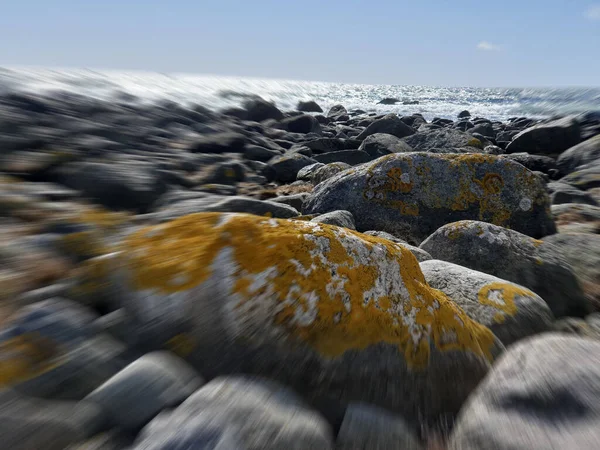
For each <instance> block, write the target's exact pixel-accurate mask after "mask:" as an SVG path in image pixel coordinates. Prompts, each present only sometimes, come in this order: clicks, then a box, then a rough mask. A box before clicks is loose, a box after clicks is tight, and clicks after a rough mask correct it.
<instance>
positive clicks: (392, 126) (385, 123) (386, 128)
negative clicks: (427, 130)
mask: <svg viewBox="0 0 600 450" xmlns="http://www.w3.org/2000/svg"><path fill="white" fill-rule="evenodd" d="M375 133H386V134H392V135H394V136H396V137H398V138H403V137H406V136H410V135H411V134H414V133H415V130H414V129H412V128H411V127H409V126H408V125H406V124H405V123H404V122H402V120H400V118H399V117H398V116H396V115H395V114H389V115H387V116H385V117H384V118H383V119H379V120H376V121H374V122H373V123H371V124H370V125H369V126H368V127H367V128H366V129H365V130H364V131H363V132H362V133H360V134H359V135H358V136H357V138H356V139H358V140H360V141H362V140H364V139H365V138H367V136H371V135H372V134H375Z"/></svg>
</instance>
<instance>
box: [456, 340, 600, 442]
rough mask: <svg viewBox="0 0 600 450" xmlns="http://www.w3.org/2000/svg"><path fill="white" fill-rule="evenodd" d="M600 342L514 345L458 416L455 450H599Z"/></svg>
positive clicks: (532, 342) (539, 342)
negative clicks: (597, 449) (553, 449)
mask: <svg viewBox="0 0 600 450" xmlns="http://www.w3.org/2000/svg"><path fill="white" fill-rule="evenodd" d="M599 355H600V343H599V342H597V341H594V340H591V339H583V338H578V337H568V336H562V335H556V334H543V335H540V336H538V337H534V338H530V339H527V340H524V341H522V342H520V343H518V344H516V345H514V346H512V347H511V348H510V349H509V350H508V351H507V352H506V353H505V354H504V355H503V357H502V358H501V359H500V360H499V361H498V363H497V364H496V365H495V366H494V369H493V370H492V371H491V373H490V374H489V375H488V377H487V378H486V379H485V381H484V382H483V383H482V384H481V385H480V386H479V387H478V388H477V390H476V391H475V393H474V394H473V396H472V397H471V398H470V399H469V401H468V403H467V404H466V405H465V407H464V408H463V410H462V411H461V414H460V418H459V420H458V422H457V424H456V426H455V428H454V431H453V433H452V436H451V438H450V445H449V448H450V449H452V450H475V449H477V450H479V449H482V448H486V449H498V450H509V449H510V450H513V449H528V450H546V449H550V448H557V449H559V448H560V449H562V448H565V449H566V448H573V449H575V448H577V449H589V450H592V449H595V448H597V446H598V442H600V431H599V430H600V428H599V427H598V423H599V421H600V402H599V400H598V399H600V372H599V369H598V368H599V367H600V356H599Z"/></svg>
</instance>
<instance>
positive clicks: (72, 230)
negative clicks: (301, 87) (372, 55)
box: [0, 92, 600, 450]
mask: <svg viewBox="0 0 600 450" xmlns="http://www.w3.org/2000/svg"><path fill="white" fill-rule="evenodd" d="M385 100H388V101H391V100H397V99H391V100H390V99H385ZM397 101H399V100H397ZM298 110H299V111H281V110H280V109H278V108H277V107H276V105H274V104H272V103H269V102H266V101H264V100H262V99H260V98H256V99H251V100H248V101H247V102H246V104H245V105H244V106H243V107H241V108H232V109H229V110H225V111H218V112H217V111H211V110H209V109H206V108H204V107H202V106H201V105H192V106H190V105H188V106H183V105H180V104H176V103H170V102H163V103H158V104H152V105H149V104H145V103H142V102H141V101H140V100H139V99H137V98H135V97H131V96H125V95H123V96H122V97H120V98H116V99H114V101H112V102H106V101H101V100H96V99H92V98H89V97H83V96H77V95H74V94H66V93H63V94H56V95H53V96H52V97H42V96H33V95H29V94H23V93H16V92H15V93H10V94H4V95H2V96H0V263H1V264H0V267H1V269H0V383H1V388H2V390H1V391H0V397H1V399H0V405H1V406H0V416H1V419H2V420H0V439H1V441H2V443H3V445H6V448H11V449H34V448H45V449H51V450H52V449H63V448H69V449H71V450H73V449H98V450H100V449H102V450H110V449H132V450H133V449H135V450H141V449H153V450H158V449H164V450H166V449H175V448H177V449H184V448H190V449H205V450H209V449H214V450H217V449H218V450H230V449H231V450H233V449H236V450H237V449H240V450H241V449H244V450H248V449H253V450H254V449H286V450H293V449H298V450H305V449H324V450H326V449H344V450H351V449H391V450H393V449H399V450H400V449H423V450H425V449H429V450H434V449H446V448H448V449H455V450H458V449H461V450H462V449H473V450H475V449H483V448H485V449H528V450H531V449H549V448H557V449H558V448H560V449H566V448H577V449H597V448H599V447H600V314H599V312H600V113H588V114H583V115H579V116H576V117H556V118H551V119H546V120H534V119H529V118H524V117H515V118H512V119H510V120H508V121H507V122H505V123H500V122H492V121H490V120H487V119H485V118H480V117H471V114H470V113H469V112H468V111H464V112H462V113H461V114H460V115H459V117H457V118H456V119H455V120H449V119H442V118H435V119H433V120H432V121H426V120H425V118H424V117H423V116H421V115H419V114H414V115H411V116H403V117H398V116H396V115H394V114H390V115H385V116H381V115H376V114H374V113H368V112H365V111H360V110H351V111H348V110H346V108H345V107H344V106H342V105H337V106H334V107H333V108H331V109H330V110H329V111H326V112H323V110H322V108H321V107H320V106H319V105H318V104H316V103H315V102H302V103H301V104H299V105H298Z"/></svg>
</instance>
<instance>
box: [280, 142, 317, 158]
mask: <svg viewBox="0 0 600 450" xmlns="http://www.w3.org/2000/svg"><path fill="white" fill-rule="evenodd" d="M296 153H297V154H299V155H304V156H307V157H309V158H310V157H311V156H312V155H313V151H312V150H311V149H310V147H307V146H306V145H299V144H298V145H294V146H293V147H292V148H290V149H289V151H288V152H287V153H285V155H288V156H289V155H294V154H296Z"/></svg>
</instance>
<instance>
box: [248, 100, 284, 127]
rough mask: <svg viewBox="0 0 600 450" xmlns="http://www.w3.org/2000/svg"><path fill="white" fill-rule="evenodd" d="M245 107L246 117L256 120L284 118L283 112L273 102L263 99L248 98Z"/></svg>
mask: <svg viewBox="0 0 600 450" xmlns="http://www.w3.org/2000/svg"><path fill="white" fill-rule="evenodd" d="M244 108H245V109H246V119H247V120H252V121H254V122H262V121H263V120H267V119H275V120H281V119H283V113H282V112H281V111H280V110H279V109H277V107H276V106H275V105H274V104H273V103H271V102H267V101H266V100H263V99H253V100H248V101H246V102H245V103H244Z"/></svg>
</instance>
